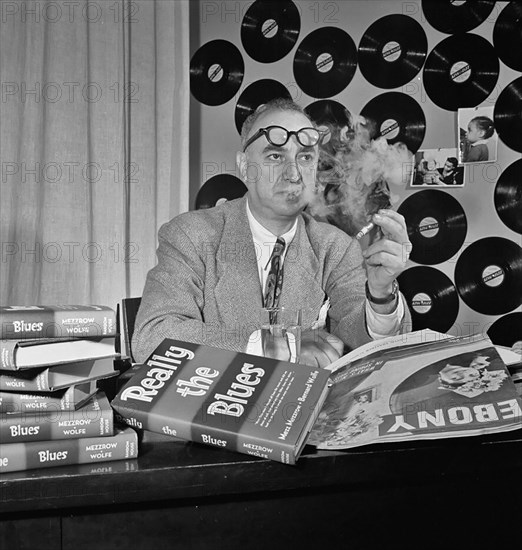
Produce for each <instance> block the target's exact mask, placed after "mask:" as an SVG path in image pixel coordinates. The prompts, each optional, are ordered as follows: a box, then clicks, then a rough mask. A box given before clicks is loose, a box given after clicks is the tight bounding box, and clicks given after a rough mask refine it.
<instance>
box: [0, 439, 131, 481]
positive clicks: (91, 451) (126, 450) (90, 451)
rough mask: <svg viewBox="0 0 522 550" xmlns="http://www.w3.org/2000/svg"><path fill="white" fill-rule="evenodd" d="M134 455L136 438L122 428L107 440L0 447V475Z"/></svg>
mask: <svg viewBox="0 0 522 550" xmlns="http://www.w3.org/2000/svg"><path fill="white" fill-rule="evenodd" d="M137 456H138V437H137V434H136V432H135V431H134V430H131V429H125V430H121V431H120V432H118V433H117V434H115V435H113V436H108V437H90V438H80V439H69V440H62V441H60V440H56V441H31V442H26V443H10V444H5V445H1V446H0V473H4V472H16V471H25V470H31V469H33V468H50V467H53V466H61V465H67V464H88V463H97V462H108V461H112V460H124V459H131V458H136V457H137Z"/></svg>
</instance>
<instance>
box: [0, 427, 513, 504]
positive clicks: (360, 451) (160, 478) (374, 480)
mask: <svg viewBox="0 0 522 550" xmlns="http://www.w3.org/2000/svg"><path fill="white" fill-rule="evenodd" d="M521 473H522V430H517V431H514V432H507V433H503V434H496V435H494V436H481V437H468V438H457V439H446V440H438V441H421V442H415V443H409V444H405V443H401V444H393V445H391V444H388V445H382V444H381V445H371V446H366V447H360V448H357V449H352V450H350V451H341V452H339V451H319V452H318V451H316V450H315V449H313V448H311V447H307V448H305V452H304V453H303V455H302V456H301V458H300V459H299V461H298V463H297V465H296V466H287V465H283V464H280V463H278V462H273V461H268V460H264V459H259V458H254V457H250V456H247V455H242V454H239V453H233V452H230V451H223V450H220V449H214V448H212V447H206V446H203V445H199V444H194V443H185V442H183V441H180V440H175V439H170V438H167V437H165V436H159V435H158V436H156V435H154V434H147V435H146V437H145V438H144V440H143V442H142V443H141V445H140V456H139V458H137V459H134V460H126V461H118V462H106V463H99V464H92V465H81V466H61V467H56V468H48V469H40V470H31V471H27V472H13V473H9V474H2V475H0V512H2V513H10V512H22V511H27V512H30V511H37V510H38V511H51V510H56V511H59V510H68V511H70V510H71V508H72V507H85V506H89V507H99V506H105V505H109V504H116V503H118V504H124V503H136V502H141V503H144V502H149V503H152V502H154V501H161V500H172V499H181V500H183V499H204V498H213V497H223V496H224V497H232V495H243V496H247V495H254V494H256V493H258V494H259V493H265V494H266V493H267V492H268V493H270V494H273V495H276V494H277V492H281V491H291V490H296V489H297V490H308V489H312V490H317V489H325V488H328V487H335V488H339V487H344V489H345V490H348V491H350V490H351V488H353V489H354V490H360V489H361V488H364V487H368V488H371V487H383V486H386V485H387V484H389V485H392V484H397V483H407V482H409V483H412V482H413V483H415V484H416V485H422V484H424V483H425V484H427V485H429V484H433V483H441V482H444V483H447V482H448V480H450V481H451V480H455V479H460V480H462V479H467V480H472V479H480V478H487V479H488V480H491V479H493V478H495V476H498V477H501V476H503V477H504V478H505V477H506V475H509V477H510V479H511V480H512V484H513V489H515V488H516V487H517V485H518V491H520V489H521V488H522V475H520V474H521ZM519 494H520V492H519Z"/></svg>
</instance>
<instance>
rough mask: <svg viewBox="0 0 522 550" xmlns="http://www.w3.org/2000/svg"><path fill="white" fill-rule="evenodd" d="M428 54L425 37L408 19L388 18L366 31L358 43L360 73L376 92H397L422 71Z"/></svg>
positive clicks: (405, 16) (415, 23)
mask: <svg viewBox="0 0 522 550" xmlns="http://www.w3.org/2000/svg"><path fill="white" fill-rule="evenodd" d="M427 51H428V40H427V38H426V33H425V32H424V30H423V28H422V27H421V26H420V24H419V23H417V21H415V19H413V18H411V17H408V16H407V15H387V16H385V17H382V18H381V19H378V20H377V21H375V23H373V24H372V25H370V27H368V29H367V31H366V32H365V33H364V35H363V37H362V38H361V41H360V42H359V49H358V59H359V68H360V69H361V73H362V74H363V76H364V77H365V78H366V80H367V81H368V82H370V84H373V85H374V86H377V87H379V88H397V87H398V86H402V85H404V84H406V83H407V82H409V81H410V80H411V79H412V78H413V77H414V76H415V75H416V74H417V73H418V72H419V71H420V70H421V68H422V65H423V64H424V60H425V58H426V54H427Z"/></svg>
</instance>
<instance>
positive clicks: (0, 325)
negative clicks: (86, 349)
mask: <svg viewBox="0 0 522 550" xmlns="http://www.w3.org/2000/svg"><path fill="white" fill-rule="evenodd" d="M99 336H116V313H115V311H114V310H112V309H111V308H109V307H105V306H45V307H44V306H32V307H31V306H29V307H24V308H22V307H16V306H4V307H2V308H0V339H6V340H8V339H14V340H22V339H28V338H63V337H67V338H92V337H99Z"/></svg>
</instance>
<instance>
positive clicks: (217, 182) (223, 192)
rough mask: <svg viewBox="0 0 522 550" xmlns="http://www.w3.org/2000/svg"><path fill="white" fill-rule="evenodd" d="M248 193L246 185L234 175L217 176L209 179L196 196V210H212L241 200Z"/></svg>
mask: <svg viewBox="0 0 522 550" xmlns="http://www.w3.org/2000/svg"><path fill="white" fill-rule="evenodd" d="M246 192H247V188H246V185H245V184H244V183H243V182H242V181H241V180H240V179H239V178H238V177H236V176H233V175H232V174H217V175H216V176H212V177H211V178H209V179H208V180H207V181H206V182H205V183H204V184H203V185H202V186H201V188H200V190H199V191H198V194H197V195H196V210H202V209H204V208H212V207H213V206H217V205H219V204H222V203H223V202H226V201H231V200H233V199H239V198H240V197H242V196H243V195H244V194H245V193H246Z"/></svg>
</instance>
